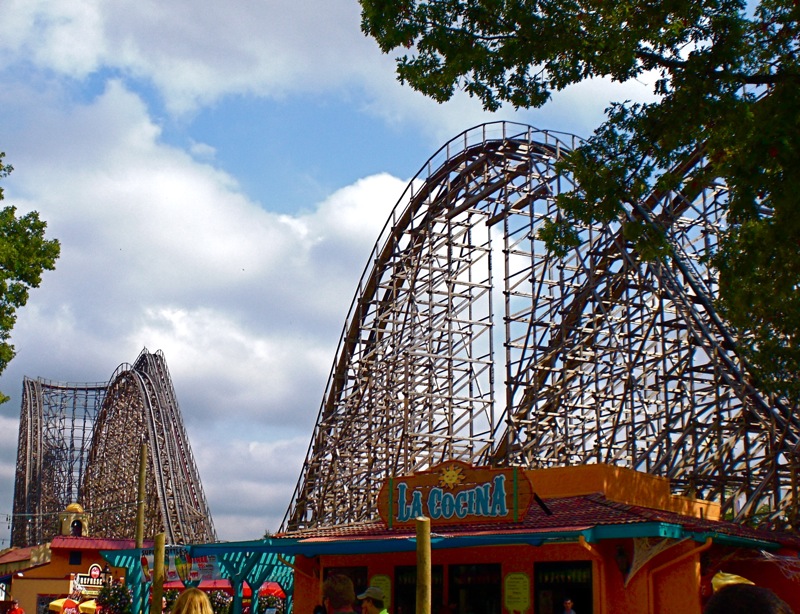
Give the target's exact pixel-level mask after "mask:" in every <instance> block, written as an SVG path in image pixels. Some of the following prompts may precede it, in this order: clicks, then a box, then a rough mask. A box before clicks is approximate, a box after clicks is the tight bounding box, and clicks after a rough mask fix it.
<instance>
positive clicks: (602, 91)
mask: <svg viewBox="0 0 800 614" xmlns="http://www.w3.org/2000/svg"><path fill="white" fill-rule="evenodd" d="M359 13H360V7H359V5H358V3H357V1H356V0H306V1H304V2H302V3H297V2H295V1H294V0H253V1H252V2H249V3H233V4H231V3H225V4H220V3H216V2H209V1H207V0H192V1H191V2H189V1H188V0H176V1H175V2H170V3H163V2H155V1H153V0H137V1H135V2H134V1H133V0H73V1H71V2H68V3H64V2H57V1H53V0H4V1H3V2H2V3H0V80H2V81H0V86H1V87H0V109H1V110H2V111H1V112H2V115H0V151H5V152H6V162H8V163H10V164H12V165H14V167H15V171H14V173H13V174H12V175H11V177H9V178H8V179H7V180H6V181H5V182H4V184H3V185H4V188H5V191H6V202H5V203H4V204H13V205H15V206H17V207H18V208H19V209H20V210H21V211H27V210H31V209H35V210H37V211H39V212H40V213H41V216H42V217H43V219H45V220H46V221H47V222H48V231H49V234H50V236H52V237H56V238H58V239H59V240H60V241H61V243H62V257H61V259H60V260H59V262H58V263H57V268H56V270H55V271H53V272H48V273H47V274H45V276H44V280H43V283H42V287H41V288H39V289H37V290H35V291H33V293H32V294H31V299H30V301H29V303H28V305H27V306H26V308H25V309H24V310H23V311H21V312H20V317H19V320H18V323H17V326H16V328H15V330H14V333H13V338H12V340H13V342H14V344H15V345H16V347H17V351H18V356H17V358H16V359H15V360H14V361H13V362H12V363H11V365H10V367H9V368H8V369H7V371H6V372H5V373H4V374H3V376H2V378H0V389H2V390H3V391H4V392H5V393H6V394H9V395H10V396H11V401H10V402H9V403H7V404H6V405H4V406H2V407H1V408H0V427H1V428H0V514H4V513H9V512H10V511H11V500H12V496H13V477H14V463H15V458H16V448H17V423H18V417H19V408H20V391H21V388H22V378H23V376H25V375H27V376H30V377H37V376H41V377H45V378H47V379H51V380H55V381H61V382H93V381H105V380H107V379H108V378H109V377H110V376H111V374H112V373H113V372H114V370H115V369H116V367H117V366H118V365H119V364H120V363H123V362H132V361H133V360H134V359H135V358H136V356H137V355H138V354H139V352H140V351H141V350H142V348H144V347H147V348H148V349H149V350H151V351H155V350H159V349H160V350H162V351H163V352H164V354H165V356H166V359H167V363H168V365H169V368H170V371H171V374H172V378H173V381H174V384H175V387H176V391H177V395H178V399H179V402H180V405H181V409H182V413H183V416H184V421H185V423H186V427H187V430H188V432H189V435H190V439H191V444H192V448H193V451H194V454H195V458H196V460H197V462H198V465H199V469H200V474H201V476H202V479H203V484H204V488H205V492H206V496H207V498H208V500H209V504H210V506H211V510H212V513H213V516H214V521H215V524H216V527H217V531H218V534H219V537H220V538H221V539H224V540H241V539H253V538H257V537H260V536H261V535H262V534H263V532H264V530H267V529H269V530H272V531H274V530H276V529H277V528H278V525H279V524H280V521H281V518H282V517H283V513H284V512H285V510H286V508H287V506H288V504H289V499H290V497H291V493H292V490H293V488H294V485H295V481H296V479H297V476H298V475H299V472H300V467H301V465H302V461H303V458H304V455H305V451H306V448H307V446H308V440H309V438H310V436H311V430H312V427H313V424H314V420H315V418H316V414H317V410H318V408H319V404H320V401H321V399H322V394H323V392H324V389H325V383H326V379H327V376H328V372H329V369H330V365H331V363H332V361H333V358H334V352H335V349H336V344H337V342H338V336H339V333H340V331H341V328H342V325H343V323H344V319H345V316H346V314H347V309H348V306H349V304H350V301H351V300H352V298H353V294H354V292H355V289H356V284H357V281H358V278H359V276H360V275H361V272H362V270H363V268H364V265H365V262H366V258H367V256H368V255H369V251H370V249H371V247H372V244H373V243H374V241H375V240H376V239H377V237H378V233H379V231H380V229H381V227H382V226H383V224H384V222H385V220H386V219H387V217H388V214H389V212H390V211H391V208H392V207H393V206H394V204H395V203H396V201H397V199H398V198H399V197H400V195H401V193H402V191H403V189H404V188H405V185H406V184H407V182H408V181H409V180H410V179H411V178H412V177H413V176H414V175H415V174H416V172H417V171H418V170H419V168H420V167H421V166H422V165H423V164H424V163H425V162H426V160H427V159H428V157H429V156H431V155H432V154H433V153H434V152H435V151H436V150H437V149H438V148H439V147H440V146H441V145H442V144H444V142H446V141H447V140H448V139H450V138H452V137H454V136H455V135H457V134H458V133H459V132H461V131H463V130H466V129H468V128H470V127H472V126H474V125H476V124H479V123H482V122H485V121H493V120H498V119H509V120H515V121H520V122H524V123H529V124H532V125H534V126H536V127H538V128H544V129H552V130H559V131H565V132H572V133H575V134H579V135H582V136H588V135H589V133H590V131H591V129H592V127H593V126H594V125H596V124H597V123H598V122H599V121H600V120H601V119H602V111H603V109H604V108H605V106H606V105H607V104H608V102H609V101H610V100H624V99H646V98H648V97H649V96H650V93H651V91H652V83H641V82H633V83H628V84H624V85H612V84H610V83H608V82H605V81H596V82H592V83H588V84H584V85H582V86H580V87H576V88H572V89H570V90H568V91H566V92H562V93H560V94H558V95H557V96H555V97H554V100H553V101H552V102H551V103H549V104H548V105H547V106H545V107H544V108H543V109H540V110H531V111H521V112H514V111H513V110H511V109H504V110H501V111H500V112H498V113H495V114H487V113H484V112H483V111H482V110H481V108H480V105H479V104H478V103H477V102H476V101H474V100H471V99H469V98H468V97H466V96H464V95H462V94H457V95H456V96H455V97H454V99H453V100H452V101H450V102H448V103H446V104H441V105H440V104H437V103H435V102H432V101H430V100H427V99H425V98H424V97H422V96H421V95H419V94H417V93H416V92H414V91H412V90H411V89H409V88H407V87H403V86H401V85H400V84H399V83H398V82H397V80H396V79H395V75H394V70H393V69H394V64H393V61H392V57H387V56H384V55H382V54H381V53H380V52H379V50H378V48H377V46H376V44H375V43H374V42H373V41H371V40H370V39H367V38H366V37H364V35H363V34H362V33H361V32H360V29H359V22H360V16H359ZM7 538H8V530H7V529H5V530H4V529H2V528H0V539H7ZM0 545H3V544H0Z"/></svg>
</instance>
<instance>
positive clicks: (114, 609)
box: [97, 582, 133, 614]
mask: <svg viewBox="0 0 800 614" xmlns="http://www.w3.org/2000/svg"><path fill="white" fill-rule="evenodd" d="M97 605H99V606H101V608H102V611H103V612H107V613H108V614H131V607H132V605H133V596H132V595H131V591H130V589H129V588H128V587H127V586H126V585H125V584H123V583H122V582H114V583H112V584H111V585H109V586H104V587H102V588H101V589H100V594H99V595H98V596H97Z"/></svg>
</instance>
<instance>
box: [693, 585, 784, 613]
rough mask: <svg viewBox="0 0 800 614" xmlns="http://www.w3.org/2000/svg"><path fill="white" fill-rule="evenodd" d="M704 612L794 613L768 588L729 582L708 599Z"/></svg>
mask: <svg viewBox="0 0 800 614" xmlns="http://www.w3.org/2000/svg"><path fill="white" fill-rule="evenodd" d="M703 612H704V614H753V613H754V612H758V613H759V614H794V613H793V611H792V608H790V607H789V606H788V604H787V603H786V602H785V601H783V600H782V599H781V598H780V597H778V596H777V595H776V594H775V593H773V592H772V591H771V590H769V589H768V588H764V587H762V586H753V585H752V584H729V585H728V586H724V587H722V588H721V589H719V590H718V591H717V592H715V593H714V594H713V595H712V596H711V599H709V600H708V603H707V604H706V608H705V610H703Z"/></svg>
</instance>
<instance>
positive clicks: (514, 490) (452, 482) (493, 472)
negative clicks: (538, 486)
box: [378, 461, 533, 529]
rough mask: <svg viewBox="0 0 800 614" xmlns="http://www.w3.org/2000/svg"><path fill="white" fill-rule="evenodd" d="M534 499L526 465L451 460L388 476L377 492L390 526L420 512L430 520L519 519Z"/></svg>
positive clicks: (382, 512) (384, 515) (409, 522)
mask: <svg viewBox="0 0 800 614" xmlns="http://www.w3.org/2000/svg"><path fill="white" fill-rule="evenodd" d="M532 498H533V487H532V485H531V483H530V480H528V477H527V476H526V475H525V472H524V471H523V470H522V469H518V468H516V467H507V468H503V469H494V468H488V467H472V466H471V465H468V464H467V463H464V462H461V461H449V462H446V463H442V464H441V465H437V466H436V467H433V468H432V469H430V470H429V471H425V472H422V473H417V474H414V475H409V476H401V477H391V478H389V479H387V480H386V481H385V482H384V483H383V486H382V487H381V490H380V493H379V494H378V509H379V512H380V515H381V518H382V519H383V521H384V522H385V523H386V525H387V526H388V527H389V528H390V529H391V528H392V527H398V526H403V525H408V524H411V523H413V522H414V520H415V519H416V518H417V517H418V516H426V517H428V518H430V520H431V524H460V523H470V524H475V523H481V522H498V521H507V522H508V521H512V522H514V521H517V520H519V519H520V518H523V517H524V516H525V514H526V513H527V511H528V507H530V504H531V500H532Z"/></svg>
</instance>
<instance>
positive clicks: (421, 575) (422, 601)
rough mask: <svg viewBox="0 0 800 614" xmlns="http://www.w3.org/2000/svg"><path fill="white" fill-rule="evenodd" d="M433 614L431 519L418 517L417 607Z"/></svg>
mask: <svg viewBox="0 0 800 614" xmlns="http://www.w3.org/2000/svg"><path fill="white" fill-rule="evenodd" d="M416 614H431V520H430V518H426V517H424V516H420V517H418V518H417V609H416Z"/></svg>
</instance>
